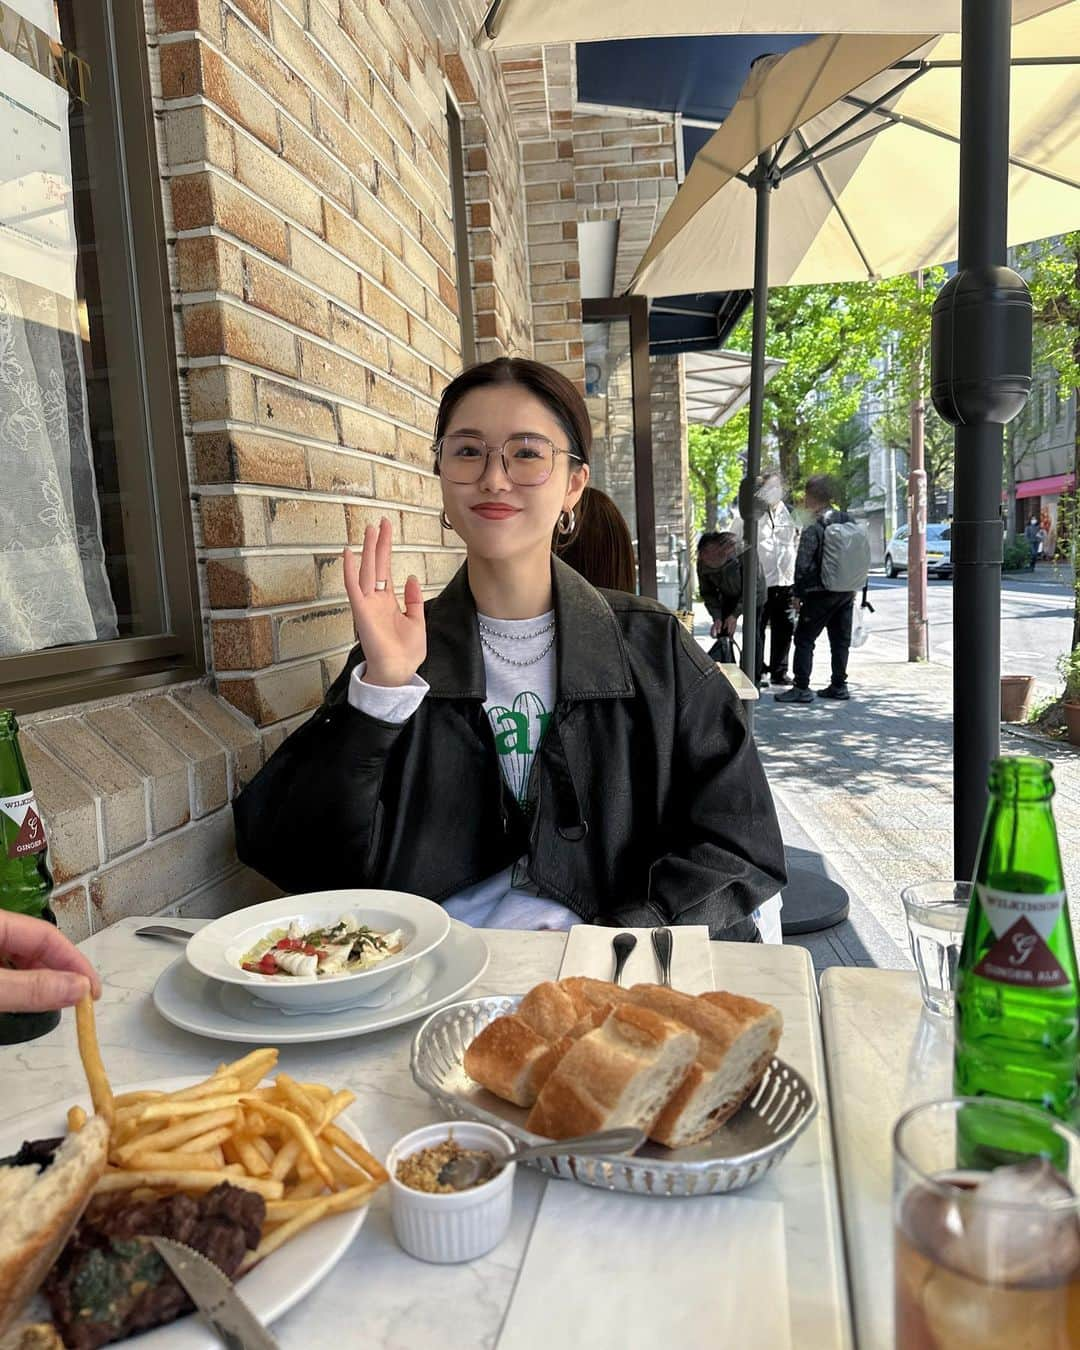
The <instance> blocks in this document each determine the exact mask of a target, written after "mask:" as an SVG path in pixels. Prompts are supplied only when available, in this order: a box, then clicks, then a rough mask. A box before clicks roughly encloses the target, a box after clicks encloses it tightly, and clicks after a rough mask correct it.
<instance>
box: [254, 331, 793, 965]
mask: <svg viewBox="0 0 1080 1350" xmlns="http://www.w3.org/2000/svg"><path fill="white" fill-rule="evenodd" d="M590 439H591V437H590V426H589V417H588V413H587V411H586V408H585V404H584V402H583V400H582V398H581V396H580V395H579V394H578V392H577V391H576V390H575V388H574V387H573V385H571V384H570V383H569V381H567V380H566V379H565V378H564V377H563V376H562V375H560V374H558V373H557V372H556V371H554V370H551V369H550V368H548V367H546V366H542V365H538V364H536V363H535V362H532V361H525V360H519V359H516V358H506V357H503V358H500V359H499V360H496V361H491V362H488V363H486V364H484V365H479V366H474V367H472V368H471V369H470V370H467V371H466V372H465V373H464V374H462V375H460V376H458V378H457V379H456V380H454V381H453V382H452V383H451V384H450V385H448V386H447V388H446V391H445V392H444V394H443V397H442V403H441V405H440V407H439V414H438V419H437V421H436V426H435V446H434V450H435V465H436V470H437V472H438V473H439V475H440V481H441V484H442V492H443V502H444V506H445V511H444V516H443V523H444V525H447V526H449V527H452V528H453V529H454V530H456V531H457V533H458V534H459V535H460V536H461V538H462V539H463V541H464V543H465V546H466V550H467V555H468V556H467V560H466V562H465V565H464V566H463V567H462V568H461V570H460V571H459V572H458V573H457V575H456V576H455V577H454V578H453V580H452V581H451V582H450V583H449V585H448V586H447V587H446V589H445V590H444V591H443V593H442V594H441V595H440V596H438V597H437V598H436V599H434V600H429V601H428V602H427V603H426V604H425V603H424V602H423V600H422V598H421V591H420V583H419V582H418V581H417V579H416V578H415V577H409V579H408V581H407V582H406V583H405V590H404V597H403V600H404V604H402V603H401V602H399V600H398V597H397V594H396V591H395V587H394V582H393V580H392V578H391V545H392V539H391V530H390V526H389V524H388V523H387V522H386V521H385V520H384V521H383V522H382V524H381V526H380V528H379V529H378V530H375V529H369V530H368V531H367V533H366V535H365V539H364V547H363V551H362V554H361V557H360V560H359V565H358V564H357V560H356V559H355V557H354V556H353V554H352V553H351V551H350V550H349V549H346V550H345V583H346V588H347V590H348V595H349V601H350V604H351V606H352V612H353V618H354V620H355V624H356V634H357V637H358V639H359V642H358V645H357V647H356V648H355V649H354V650H353V652H352V654H351V655H350V657H349V660H348V662H347V664H346V667H345V669H344V671H343V672H342V674H341V676H340V677H339V678H338V679H337V680H336V681H335V682H334V684H333V685H332V686H331V688H330V690H329V691H328V693H327V697H326V700H325V702H324V703H323V705H322V707H320V708H319V709H318V711H317V712H316V713H315V714H314V716H313V717H312V718H311V719H310V720H309V721H308V722H307V723H305V725H304V726H302V727H300V728H299V730H297V731H295V732H294V733H293V734H292V735H291V736H290V737H289V738H288V739H287V740H286V741H285V742H284V743H283V744H282V745H281V747H280V748H279V749H278V750H277V752H276V753H275V754H274V755H273V756H272V757H271V759H270V760H269V761H268V762H267V764H266V765H265V767H264V768H263V769H262V771H261V772H260V773H259V774H258V775H257V777H256V778H255V779H254V780H253V781H252V782H251V783H250V784H249V786H248V787H247V788H246V790H245V791H244V792H243V793H242V794H241V796H240V797H239V798H238V799H237V802H236V827H237V849H238V852H239V854H240V856H241V858H243V860H244V861H245V862H248V863H250V864H251V865H252V866H253V867H256V868H258V869H259V870H260V871H261V872H263V873H264V874H265V875H266V876H268V877H270V878H271V879H272V880H273V881H275V882H276V883H277V884H278V885H280V886H282V887H283V888H284V889H286V890H290V891H312V890H321V889H332V888H335V887H344V886H381V887H388V888H391V889H394V890H401V891H411V892H413V893H415V894H419V895H425V896H428V897H430V898H431V899H432V900H437V901H439V902H440V903H441V904H443V905H444V906H445V907H446V908H447V910H449V911H450V913H451V914H453V915H454V916H455V917H458V918H461V919H464V920H465V921H466V922H469V923H472V924H476V925H479V926H483V927H512V928H541V927H546V928H567V927H569V926H570V925H571V924H572V923H577V922H582V921H584V922H596V923H603V924H612V925H620V926H626V927H629V926H631V925H643V926H651V925H656V924H676V923H695V924H707V925H708V926H709V928H710V930H711V931H712V933H713V935H714V936H716V937H722V938H731V939H736V940H741V941H757V940H758V931H757V926H756V924H755V922H754V920H753V919H752V918H751V915H752V914H753V913H754V911H755V910H756V909H757V907H758V906H759V905H761V903H762V902H763V901H765V900H767V899H769V898H770V897H773V896H776V894H777V892H778V891H779V890H780V887H781V885H782V884H783V882H784V853H783V847H782V844H781V840H780V832H779V829H778V827H777V823H776V815H775V812H774V810H773V804H772V799H771V797H770V795H769V789H768V786H767V784H766V782H765V776H764V773H763V772H762V768H761V764H760V762H759V760H758V756H757V751H756V750H755V748H754V745H753V741H752V740H751V738H750V736H749V733H748V731H747V727H746V722H745V720H744V717H743V714H742V711H741V709H740V705H739V703H738V700H737V699H736V697H735V695H734V693H733V691H732V690H731V688H730V686H729V685H728V683H727V681H726V680H725V679H724V678H723V677H722V676H721V675H720V674H719V673H718V671H717V670H716V668H715V666H714V665H713V663H712V662H711V661H709V660H708V659H707V658H706V657H705V655H704V654H703V653H702V652H701V651H700V649H699V648H698V647H697V646H696V644H695V643H693V642H692V641H691V640H690V639H689V638H688V637H687V635H686V633H685V630H684V629H683V627H682V625H681V624H680V623H679V621H678V620H677V619H676V618H675V616H674V615H673V614H671V613H670V611H668V610H666V609H664V608H663V607H662V606H661V605H658V604H656V603H655V602H653V601H651V600H644V599H640V598H638V597H636V596H633V595H619V594H616V593H614V592H612V593H605V594H604V595H601V594H600V593H599V592H598V591H596V590H594V589H593V587H592V586H590V585H589V584H588V583H587V582H586V581H585V580H584V579H583V578H582V577H580V576H579V575H578V574H577V573H576V572H574V571H573V570H572V569H571V568H569V567H567V566H566V565H565V564H564V563H562V562H560V561H559V560H558V559H557V558H555V557H554V556H553V554H552V539H553V536H557V535H558V534H560V533H566V532H568V531H570V530H572V529H573V525H574V508H575V506H576V505H577V503H578V501H579V499H580V497H581V494H582V492H583V491H584V489H585V485H586V483H587V482H588V478H589V464H588V460H589V445H590Z"/></svg>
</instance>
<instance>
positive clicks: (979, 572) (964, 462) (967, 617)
mask: <svg viewBox="0 0 1080 1350" xmlns="http://www.w3.org/2000/svg"><path fill="white" fill-rule="evenodd" d="M1011 23H1012V5H1011V3H1010V0H964V3H963V16H962V25H963V30H962V31H963V45H962V67H961V78H960V251H959V258H958V263H959V269H960V272H961V273H964V272H967V271H970V270H972V269H982V268H988V267H1000V266H1003V265H1004V263H1005V258H1006V246H1005V238H1006V222H1007V214H1008V197H1009V53H1010V45H1011V36H1012V35H1011ZM1003 436H1004V427H1003V426H1002V425H1001V423H1000V422H998V421H987V420H982V419H979V420H976V421H974V422H969V423H968V424H966V425H960V426H957V428H956V470H955V496H954V521H953V530H952V554H953V566H954V575H955V580H954V582H953V653H954V657H953V722H954V731H953V830H954V838H953V861H954V867H955V875H956V876H957V877H958V878H961V879H969V878H970V877H971V876H972V875H973V873H974V870H975V862H976V856H977V853H978V847H979V833H980V830H981V828H982V819H983V813H984V811H985V807H986V781H987V774H988V772H989V768H990V761H991V760H992V759H994V758H995V757H996V755H997V753H998V748H999V744H998V742H999V724H1000V696H1001V695H1000V689H1001V684H1000V676H1001V526H1000V499H1001V465H1002V448H1003Z"/></svg>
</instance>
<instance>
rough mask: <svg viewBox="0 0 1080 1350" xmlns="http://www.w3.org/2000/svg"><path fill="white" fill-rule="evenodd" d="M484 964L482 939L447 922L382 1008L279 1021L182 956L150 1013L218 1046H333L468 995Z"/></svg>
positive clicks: (164, 978)
mask: <svg viewBox="0 0 1080 1350" xmlns="http://www.w3.org/2000/svg"><path fill="white" fill-rule="evenodd" d="M487 964H488V949H487V943H486V942H485V941H484V939H483V938H482V937H481V936H480V934H479V933H478V932H477V931H476V929H475V928H470V927H469V926H468V925H467V924H463V923H458V922H457V920H452V921H451V924H450V934H449V936H448V937H447V939H446V941H445V942H442V943H440V944H439V946H438V947H436V948H435V950H434V951H433V952H429V953H428V954H427V956H422V957H421V958H420V960H419V961H417V963H416V965H415V966H414V967H413V973H412V978H411V979H410V981H409V984H408V987H407V988H406V989H404V990H403V991H402V993H401V994H400V995H398V996H397V997H395V998H393V999H392V1000H391V1001H390V1003H389V1004H388V1005H387V1006H386V1007H381V1008H351V1009H347V1010H345V1011H343V1012H333V1013H326V1012H316V1013H307V1014H295V1013H294V1014H286V1013H282V1012H280V1011H277V1010H275V1009H273V1008H268V1007H266V1006H265V1004H262V1003H261V1000H258V999H255V998H253V997H252V995H251V994H249V993H248V992H247V990H246V989H238V988H236V987H235V986H234V985H224V984H218V983H217V982H216V981H215V980H208V979H207V978H206V977H205V975H200V974H199V973H198V971H196V970H192V968H191V967H190V966H189V965H188V963H187V961H186V960H185V958H184V957H180V959H179V960H177V961H174V962H173V964H172V965H171V966H169V968H168V969H167V970H165V971H163V972H162V974H161V976H160V977H159V978H158V982H157V984H156V985H155V986H154V1007H155V1008H157V1010H158V1012H159V1013H160V1014H161V1015H162V1017H164V1018H165V1020H166V1022H171V1023H172V1024H173V1026H177V1027H180V1028H182V1029H183V1030H184V1031H193V1032H194V1033H195V1035H196V1036H210V1037H212V1038H213V1039H214V1040H218V1041H241V1042H244V1043H248V1044H252V1045H300V1044H304V1043H305V1042H307V1041H336V1040H341V1039H343V1038H344V1037H346V1036H364V1035H366V1034H367V1033H368V1032H371V1031H384V1030H385V1029H386V1028H387V1027H396V1026H400V1025H401V1024H402V1023H403V1022H413V1021H415V1020H416V1019H417V1018H418V1017H425V1016H427V1014H428V1013H432V1012H435V1011H437V1010H438V1009H439V1008H442V1007H445V1006H446V1004H447V1003H453V1002H454V1000H455V999H459V998H461V997H462V995H463V994H464V993H465V992H466V991H467V990H468V989H471V988H472V986H473V985H474V984H475V983H476V981H477V980H478V979H479V978H480V976H481V975H483V973H484V971H485V970H486V969H487Z"/></svg>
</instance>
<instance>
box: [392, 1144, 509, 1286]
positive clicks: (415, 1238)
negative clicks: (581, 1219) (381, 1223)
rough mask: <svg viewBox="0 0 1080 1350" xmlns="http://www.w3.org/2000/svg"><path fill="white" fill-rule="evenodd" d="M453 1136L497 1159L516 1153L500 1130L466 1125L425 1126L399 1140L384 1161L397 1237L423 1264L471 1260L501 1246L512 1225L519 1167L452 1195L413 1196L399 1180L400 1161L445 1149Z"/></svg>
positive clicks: (408, 1188) (419, 1193)
mask: <svg viewBox="0 0 1080 1350" xmlns="http://www.w3.org/2000/svg"><path fill="white" fill-rule="evenodd" d="M451 1133H452V1134H453V1137H454V1140H455V1141H456V1142H457V1143H459V1144H460V1145H461V1146H462V1148H479V1149H486V1150H487V1151H488V1152H489V1153H494V1154H495V1155H496V1156H497V1157H506V1156H507V1155H508V1154H510V1153H512V1152H513V1151H514V1145H513V1144H512V1143H511V1142H510V1139H509V1138H508V1137H507V1136H506V1135H505V1134H503V1132H502V1130H496V1129H495V1128H494V1127H493V1126H491V1125H477V1124H473V1123H472V1122H471V1121H467V1120H448V1121H443V1122H441V1123H440V1124H438V1125H425V1126H424V1127H423V1128H422V1129H419V1130H413V1131H412V1133H411V1134H406V1135H404V1136H403V1137H402V1138H401V1139H399V1140H398V1141H397V1143H396V1144H395V1145H394V1147H393V1148H392V1149H391V1150H390V1156H389V1157H388V1158H387V1160H386V1170H387V1171H388V1172H389V1173H390V1212H391V1215H392V1217H393V1220H394V1234H395V1236H396V1237H397V1240H398V1242H399V1243H400V1244H401V1246H402V1247H403V1248H404V1249H405V1251H407V1252H408V1253H409V1255H410V1256H415V1257H418V1258H419V1259H420V1260H421V1261H437V1262H440V1263H449V1262H454V1261H473V1260H475V1259H476V1257H478V1256H483V1255H484V1253H485V1252H489V1251H491V1249H492V1247H494V1246H495V1245H496V1244H497V1243H499V1242H501V1241H502V1239H503V1238H504V1237H505V1236H506V1230H507V1228H509V1226H510V1209H511V1203H512V1200H513V1189H514V1168H515V1166H516V1164H515V1163H508V1164H507V1165H506V1166H505V1167H504V1168H503V1169H502V1171H501V1172H500V1173H499V1174H498V1176H496V1177H494V1178H493V1179H492V1180H491V1181H486V1182H485V1183H484V1184H483V1185H482V1186H474V1187H473V1188H472V1189H471V1190H468V1191H457V1192H456V1193H455V1194H453V1195H435V1194H431V1193H429V1192H427V1191H414V1190H413V1189H412V1187H411V1186H403V1185H402V1184H401V1182H400V1181H398V1179H397V1165H398V1163H399V1162H400V1161H401V1159H402V1158H407V1157H409V1155H410V1154H413V1153H419V1151H420V1150H421V1149H423V1148H431V1147H432V1146H433V1145H435V1144H441V1143H442V1142H443V1141H444V1140H445V1139H446V1138H447V1136H448V1135H450V1134H451Z"/></svg>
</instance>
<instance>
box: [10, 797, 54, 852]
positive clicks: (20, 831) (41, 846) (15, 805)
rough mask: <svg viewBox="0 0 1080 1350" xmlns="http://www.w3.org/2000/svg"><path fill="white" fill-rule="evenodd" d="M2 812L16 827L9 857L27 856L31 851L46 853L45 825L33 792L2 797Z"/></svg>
mask: <svg viewBox="0 0 1080 1350" xmlns="http://www.w3.org/2000/svg"><path fill="white" fill-rule="evenodd" d="M0 814H2V815H5V816H7V818H8V820H9V821H10V822H11V823H12V824H13V825H14V826H15V827H16V834H15V838H14V839H13V840H12V841H11V843H10V844H9V845H8V854H7V855H8V857H9V858H25V857H26V856H27V854H29V853H44V852H45V850H46V848H48V841H47V840H46V838H45V827H44V825H42V823H41V817H40V816H39V815H38V809H37V802H36V801H35V800H34V794H33V793H32V792H24V793H22V795H21V796H18V797H0Z"/></svg>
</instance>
